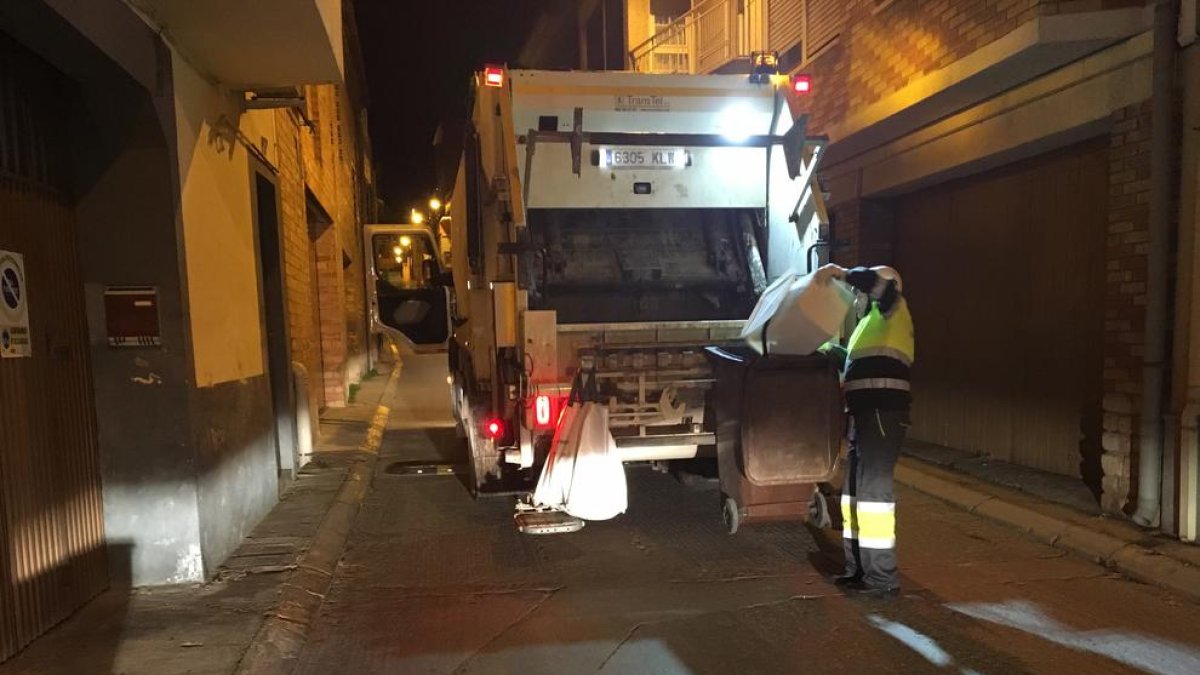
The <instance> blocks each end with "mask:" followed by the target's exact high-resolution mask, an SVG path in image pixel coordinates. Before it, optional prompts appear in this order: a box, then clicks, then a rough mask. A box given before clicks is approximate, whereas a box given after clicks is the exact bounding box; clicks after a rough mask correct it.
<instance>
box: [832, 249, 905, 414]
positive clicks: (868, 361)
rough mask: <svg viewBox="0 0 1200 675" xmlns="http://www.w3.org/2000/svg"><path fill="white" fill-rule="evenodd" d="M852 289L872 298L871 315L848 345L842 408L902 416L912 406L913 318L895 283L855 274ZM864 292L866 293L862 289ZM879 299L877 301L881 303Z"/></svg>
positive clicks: (852, 275)
mask: <svg viewBox="0 0 1200 675" xmlns="http://www.w3.org/2000/svg"><path fill="white" fill-rule="evenodd" d="M854 272H855V274H851V275H848V278H849V280H850V281H851V283H852V285H854V286H855V287H856V288H859V289H860V290H862V291H863V292H865V293H870V294H871V296H872V297H871V309H870V311H869V312H867V315H866V316H865V317H864V318H863V320H862V321H860V322H859V324H858V326H857V327H856V328H855V329H854V333H853V334H852V335H851V336H850V342H849V343H848V344H847V346H846V349H847V352H848V354H847V359H846V371H845V378H844V383H845V384H844V388H845V392H846V406H847V407H848V408H849V409H850V410H851V411H852V412H853V411H857V410H869V409H876V410H906V409H907V408H908V407H909V406H910V405H911V404H912V394H911V385H910V379H911V378H910V369H911V368H912V364H913V360H914V359H915V358H916V342H915V338H914V332H913V320H912V314H910V313H909V311H908V303H907V302H905V301H904V297H903V296H901V295H900V292H899V289H898V288H897V287H896V286H895V284H894V282H887V283H886V284H882V285H883V286H884V290H883V292H882V293H881V292H880V289H879V286H880V285H881V284H878V283H877V282H878V281H879V280H878V278H877V277H875V276H874V275H872V274H864V272H870V270H862V268H856V269H855V270H854ZM864 287H865V288H864ZM881 298H882V299H881Z"/></svg>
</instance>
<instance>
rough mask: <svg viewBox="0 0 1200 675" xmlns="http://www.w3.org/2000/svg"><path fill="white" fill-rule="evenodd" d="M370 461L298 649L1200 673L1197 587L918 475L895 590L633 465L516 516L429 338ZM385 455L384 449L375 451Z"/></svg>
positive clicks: (561, 668)
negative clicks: (1131, 572)
mask: <svg viewBox="0 0 1200 675" xmlns="http://www.w3.org/2000/svg"><path fill="white" fill-rule="evenodd" d="M400 383H401V387H400V389H399V391H398V393H397V395H396V396H395V397H394V399H393V400H391V401H389V402H387V403H388V405H390V407H391V408H392V416H391V421H390V423H389V429H388V431H387V434H386V436H385V438H384V444H383V450H382V453H383V455H382V458H381V462H380V464H379V471H378V472H377V475H376V477H375V481H374V486H373V490H372V492H371V493H370V494H369V495H368V497H367V500H366V502H365V504H364V505H363V510H362V512H361V513H360V514H359V516H358V520H357V522H356V524H355V528H354V532H353V533H352V535H351V538H350V543H349V548H348V550H347V552H346V555H345V557H344V558H343V560H342V564H341V567H340V569H339V573H338V577H337V579H336V580H335V582H334V587H333V589H332V590H331V592H330V594H329V596H328V598H327V600H326V603H325V605H324V607H323V609H322V612H321V615H320V617H319V619H318V620H317V623H316V626H315V628H314V631H313V635H312V638H311V641H310V643H309V645H308V647H307V648H306V651H305V653H304V655H303V657H302V660H301V666H300V668H299V670H298V672H300V673H304V674H305V675H317V674H320V675H324V674H327V673H354V674H356V675H357V674H364V675H365V674H373V673H523V674H524V673H529V674H533V673H554V674H562V673H594V672H597V673H636V674H649V673H962V674H970V673H1066V674H1069V675H1083V674H1085V673H1086V674H1090V673H1125V672H1150V673H1189V674H1195V673H1200V605H1197V604H1195V603H1192V602H1189V601H1186V600H1182V599H1179V598H1176V597H1174V596H1172V595H1171V594H1169V593H1167V592H1164V591H1160V590H1158V589H1156V588H1153V587H1149V586H1145V585H1142V584H1138V583H1135V582H1132V581H1129V580H1126V579H1124V578H1121V577H1119V576H1117V575H1114V574H1111V573H1109V572H1108V571H1107V570H1105V569H1104V568H1102V567H1100V566H1098V565H1095V564H1093V563H1091V562H1089V561H1086V560H1083V559H1080V558H1076V557H1073V556H1070V555H1068V554H1066V553H1064V552H1062V551H1059V550H1056V549H1054V548H1052V547H1049V546H1046V545H1043V544H1041V543H1039V542H1037V541H1034V540H1032V539H1030V538H1028V537H1026V536H1024V535H1022V534H1021V533H1019V532H1017V531H1015V530H1012V529H1009V528H1007V527H1004V526H1001V525H997V524H993V523H991V522H989V521H986V520H983V519H981V518H979V517H976V516H972V515H970V514H968V513H965V512H963V511H960V510H958V509H955V508H953V507H950V506H947V505H945V504H943V503H941V502H939V501H937V500H934V499H932V498H930V497H926V496H924V495H922V494H919V493H915V492H911V491H901V493H900V495H899V507H898V509H899V514H898V515H899V526H898V530H899V532H898V535H899V540H900V547H899V555H900V562H901V567H902V572H903V582H904V585H905V587H904V595H903V596H902V597H900V598H898V599H895V600H891V601H863V600H857V599H851V598H847V597H845V596H843V595H842V594H841V593H840V592H838V591H837V589H836V588H834V587H833V585H832V584H831V583H830V582H829V581H828V580H827V574H828V573H829V572H831V571H834V570H836V569H837V567H838V565H839V563H838V561H837V560H836V557H837V555H838V554H837V553H836V550H837V549H836V547H837V546H838V537H837V536H836V535H830V534H828V533H818V532H813V531H810V530H809V529H807V528H806V527H804V526H802V525H800V524H780V525H769V526H757V527H747V528H745V529H744V530H743V531H742V532H740V533H739V534H737V535H736V536H732V537H731V536H728V535H726V534H725V531H724V529H723V527H722V524H721V519H720V512H719V509H718V495H717V492H715V491H713V490H703V489H694V488H688V487H685V486H683V485H681V484H679V483H678V482H676V481H675V480H674V479H672V478H670V477H668V476H663V475H659V474H656V473H654V472H652V471H650V470H649V469H644V468H631V469H630V470H629V479H630V498H629V512H628V513H627V514H626V515H624V516H621V517H619V518H617V519H615V520H613V521H609V522H602V523H590V524H589V525H588V526H587V527H586V528H584V529H583V530H582V531H581V532H578V533H575V534H569V535H556V536H542V537H533V536H528V535H521V534H519V533H518V532H517V531H516V529H515V528H514V527H513V523H512V502H511V500H510V499H504V498H492V499H484V500H480V501H474V500H472V499H471V497H470V495H469V494H468V492H467V490H466V489H465V487H464V486H463V485H462V483H461V482H460V481H459V479H458V478H457V477H455V476H452V475H450V476H428V475H425V476H413V475H403V474H401V473H397V472H396V470H397V469H398V468H399V467H400V466H401V465H403V463H406V462H417V461H428V462H457V461H461V460H462V458H463V455H464V453H465V449H464V447H463V446H462V444H461V442H460V441H458V440H456V438H455V436H454V431H453V428H452V427H451V426H450V420H449V392H448V387H447V385H446V384H445V368H444V358H443V357H439V356H432V357H416V358H409V359H407V360H406V362H405V366H404V371H403V372H402V374H401V379H400ZM389 469H390V470H389Z"/></svg>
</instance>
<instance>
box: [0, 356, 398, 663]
mask: <svg viewBox="0 0 1200 675" xmlns="http://www.w3.org/2000/svg"><path fill="white" fill-rule="evenodd" d="M389 384H391V385H392V386H394V380H393V378H390V377H389V376H388V373H386V372H385V373H383V374H381V375H379V376H376V377H373V378H371V379H369V380H366V381H364V382H363V383H362V387H361V389H360V390H359V392H358V395H357V396H356V401H355V403H353V404H351V405H349V406H347V407H346V408H343V409H334V410H330V411H328V413H327V414H326V416H324V417H323V418H322V419H321V436H320V439H319V440H318V441H317V443H316V453H315V455H314V457H313V461H312V462H311V463H310V464H309V465H308V466H306V467H304V469H302V470H301V471H300V473H299V474H298V476H297V478H296V481H295V482H294V483H293V484H292V486H291V487H290V488H288V490H287V492H286V493H285V494H284V495H283V497H281V499H280V501H279V503H278V504H277V505H276V506H275V508H274V509H272V510H271V513H270V514H268V515H267V517H266V518H265V519H264V520H263V521H262V522H261V523H259V525H258V526H257V527H256V528H255V529H254V531H253V532H252V533H251V534H250V536H249V537H247V538H246V540H245V541H244V542H243V543H242V545H241V546H240V547H239V548H238V550H237V551H235V552H234V554H233V556H231V557H230V559H229V560H227V561H226V563H225V564H224V565H223V566H222V568H221V570H220V571H219V572H218V574H217V576H216V579H215V580H213V581H211V582H209V583H206V584H200V585H188V586H172V587H150V588H143V589H133V590H129V589H122V588H113V589H110V590H108V591H106V592H105V593H103V594H101V595H100V596H99V597H98V598H96V599H95V600H93V601H92V602H91V603H89V604H88V605H87V606H85V607H84V608H83V609H82V610H80V611H79V612H78V613H77V614H75V615H74V616H73V617H71V618H70V619H68V620H67V621H65V622H64V623H63V624H62V625H60V626H58V627H57V628H55V629H53V630H52V631H50V632H49V633H47V634H46V635H45V636H43V637H42V638H40V639H38V640H37V641H35V642H34V643H33V644H32V645H30V646H29V647H28V648H27V649H26V650H25V651H24V652H22V653H20V654H18V655H17V656H15V657H13V658H12V659H11V660H9V661H8V662H7V663H4V664H3V665H0V675H9V674H12V675H17V674H20V675H26V674H28V675H34V674H36V675H58V674H60V673H61V674H62V675H78V674H80V673H89V674H90V673H97V674H100V673H118V674H120V675H141V674H145V675H176V674H179V675H182V674H184V673H187V674H188V675H199V674H210V673H211V674H212V675H228V674H229V673H232V672H234V670H235V669H236V668H237V667H238V665H239V663H240V662H241V661H242V660H243V656H244V655H245V654H246V652H247V649H248V648H249V647H250V646H251V643H252V642H255V641H256V640H255V638H256V636H258V635H259V634H260V632H261V631H262V628H263V626H264V624H265V623H269V619H268V617H274V616H277V615H278V614H279V613H281V611H282V610H281V607H280V605H281V601H282V600H283V599H285V598H286V597H287V594H286V592H285V591H286V588H287V587H289V586H293V585H303V584H300V583H298V582H297V581H296V577H297V576H302V575H304V574H305V569H306V568H308V567H310V563H309V562H308V561H309V560H310V559H311V557H312V555H313V553H314V549H315V548H317V547H320V545H321V544H320V543H317V544H316V545H314V542H320V540H321V539H322V537H323V535H324V533H326V532H327V531H328V530H329V529H330V525H329V521H330V520H333V519H331V518H329V517H328V516H329V514H330V513H331V512H333V511H334V510H336V509H337V507H338V506H339V502H340V501H341V496H342V494H343V492H344V487H345V484H346V483H347V479H348V478H350V477H351V476H352V475H353V474H354V473H355V471H356V467H357V466H359V465H361V464H362V463H363V462H362V460H363V458H364V455H365V454H369V453H366V452H364V450H363V447H362V446H363V444H364V439H367V438H369V437H370V436H371V433H370V432H371V431H373V426H374V425H379V420H378V416H377V414H376V413H377V412H378V410H377V409H378V407H379V403H380V400H381V399H382V398H383V397H384V396H385V394H386V391H385V390H386V389H387V388H388V386H389ZM325 538H328V537H325ZM337 555H340V547H339V550H338V552H337ZM306 556H307V557H306ZM336 557H337V556H335V559H336Z"/></svg>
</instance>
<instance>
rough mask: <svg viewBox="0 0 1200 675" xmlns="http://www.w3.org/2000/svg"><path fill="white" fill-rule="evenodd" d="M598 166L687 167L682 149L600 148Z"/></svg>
mask: <svg viewBox="0 0 1200 675" xmlns="http://www.w3.org/2000/svg"><path fill="white" fill-rule="evenodd" d="M600 166H601V167H602V168H608V169H678V168H682V167H684V166H687V151H686V150H684V149H683V148H644V147H633V148H600Z"/></svg>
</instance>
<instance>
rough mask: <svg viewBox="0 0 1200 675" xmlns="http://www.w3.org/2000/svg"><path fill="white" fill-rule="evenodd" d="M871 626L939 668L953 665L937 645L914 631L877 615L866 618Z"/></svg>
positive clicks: (947, 654)
mask: <svg viewBox="0 0 1200 675" xmlns="http://www.w3.org/2000/svg"><path fill="white" fill-rule="evenodd" d="M867 621H870V622H871V624H872V625H873V626H875V627H876V628H878V629H879V630H881V631H883V632H884V633H887V634H888V635H890V636H892V637H894V638H896V639H897V640H899V641H900V642H902V643H904V644H905V646H907V647H908V648H909V649H912V650H913V651H914V652H916V653H918V654H920V655H921V656H923V657H925V660H926V661H928V662H930V663H932V664H933V665H935V666H938V667H939V668H945V667H946V666H948V665H950V664H952V663H954V658H953V657H952V656H950V654H949V653H947V652H946V650H945V649H942V648H941V646H940V645H938V643H937V641H935V640H934V639H933V638H931V637H929V636H928V635H925V634H924V633H921V632H919V631H916V630H914V629H912V628H909V627H908V626H905V625H904V624H902V623H897V622H895V621H889V620H888V619H885V618H883V617H881V616H879V615H878V614H871V615H869V616H867Z"/></svg>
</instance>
